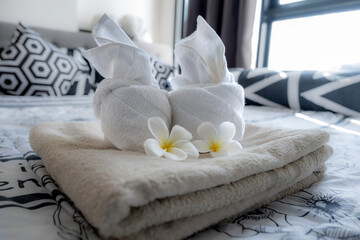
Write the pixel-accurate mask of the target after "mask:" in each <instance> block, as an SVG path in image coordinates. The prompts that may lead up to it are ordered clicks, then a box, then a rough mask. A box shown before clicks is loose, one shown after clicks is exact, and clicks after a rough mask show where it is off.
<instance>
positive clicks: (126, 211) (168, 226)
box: [30, 122, 332, 239]
mask: <svg viewBox="0 0 360 240" xmlns="http://www.w3.org/2000/svg"><path fill="white" fill-rule="evenodd" d="M328 138H329V135H328V133H326V132H325V131H321V130H283V129H274V128H265V127H259V126H255V125H251V124H246V131H245V135H244V139H243V141H242V142H241V144H242V146H243V148H244V149H243V151H242V152H241V153H240V154H238V155H237V156H232V157H222V158H209V157H207V156H203V157H201V158H200V159H187V160H184V161H172V160H169V159H165V158H152V157H149V156H147V155H145V154H142V153H137V152H127V151H119V150H116V149H111V148H109V147H108V145H107V144H106V143H105V142H104V140H103V133H102V131H101V126H100V123H98V122H83V123H80V122H74V123H43V124H40V125H38V126H36V127H34V128H33V129H32V130H31V133H30V144H31V146H32V148H33V149H34V151H35V152H36V153H37V154H38V155H39V156H40V157H41V158H42V159H43V161H44V163H45V166H46V169H47V170H48V172H49V173H50V174H51V176H52V177H53V178H54V179H55V180H56V181H57V183H58V184H59V186H60V187H61V189H62V190H63V191H64V192H65V193H66V194H67V195H68V196H69V197H70V198H71V199H72V200H73V201H74V203H75V205H76V206H77V207H78V208H79V209H80V210H81V211H82V213H83V214H84V216H85V217H86V219H87V220H88V221H89V222H90V223H91V224H92V225H93V226H94V227H96V228H97V229H98V230H99V233H100V235H101V236H102V237H104V238H124V239H181V238H184V237H187V236H190V235H191V234H193V233H195V232H197V231H200V230H202V229H204V228H207V227H209V226H211V225H213V224H216V223H217V222H219V221H222V220H224V219H226V218H231V217H234V216H237V215H239V214H242V213H244V212H246V211H249V210H251V209H254V208H256V207H259V206H261V205H263V204H266V203H268V202H270V201H273V200H275V199H278V198H280V197H283V196H286V195H289V194H292V193H293V192H295V191H298V190H301V189H303V188H306V187H308V186H309V185H310V184H312V183H314V182H316V181H318V180H319V178H320V177H321V176H322V174H323V173H324V171H325V165H324V162H325V161H326V160H327V159H328V158H329V157H330V155H331V154H332V149H331V147H329V146H327V145H326V144H325V143H326V142H327V140H328Z"/></svg>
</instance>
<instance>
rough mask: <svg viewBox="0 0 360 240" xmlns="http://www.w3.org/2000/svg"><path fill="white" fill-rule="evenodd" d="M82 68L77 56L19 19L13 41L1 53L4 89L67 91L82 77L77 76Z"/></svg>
mask: <svg viewBox="0 0 360 240" xmlns="http://www.w3.org/2000/svg"><path fill="white" fill-rule="evenodd" d="M81 71H82V69H81V64H80V63H79V61H78V60H75V58H74V57H73V56H69V55H67V53H65V52H64V50H61V49H59V48H57V47H56V46H54V45H53V44H51V43H50V42H48V41H46V40H45V39H43V38H42V37H41V36H40V35H39V34H38V33H37V32H35V31H33V30H32V29H30V28H28V27H26V26H25V25H23V24H21V23H19V25H18V26H17V28H16V31H15V33H14V36H13V38H12V39H11V44H10V45H9V46H8V47H6V48H5V49H4V50H3V51H1V53H0V92H1V93H2V94H7V95H17V96H23V95H26V96H44V95H47V96H62V95H66V94H67V93H68V92H69V90H70V89H71V87H72V86H73V85H74V84H76V83H77V82H79V81H80V80H78V81H77V80H76V79H79V76H80V75H79V74H80V73H81ZM77 85H78V84H77ZM74 92H75V93H76V91H74Z"/></svg>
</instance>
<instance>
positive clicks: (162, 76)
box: [150, 57, 174, 91]
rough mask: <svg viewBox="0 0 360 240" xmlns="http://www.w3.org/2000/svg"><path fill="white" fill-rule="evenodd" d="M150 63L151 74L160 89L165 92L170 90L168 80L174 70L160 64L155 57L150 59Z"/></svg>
mask: <svg viewBox="0 0 360 240" xmlns="http://www.w3.org/2000/svg"><path fill="white" fill-rule="evenodd" d="M150 63H151V67H152V69H151V73H152V74H153V76H154V78H155V79H156V81H157V82H158V83H159V86H160V88H161V89H164V90H167V91H170V90H172V88H171V85H170V80H171V77H172V76H173V74H174V68H173V67H171V66H169V65H167V64H165V63H163V62H161V61H160V60H159V59H157V58H156V57H150Z"/></svg>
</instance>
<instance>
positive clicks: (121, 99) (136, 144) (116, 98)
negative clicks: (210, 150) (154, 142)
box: [84, 15, 171, 152]
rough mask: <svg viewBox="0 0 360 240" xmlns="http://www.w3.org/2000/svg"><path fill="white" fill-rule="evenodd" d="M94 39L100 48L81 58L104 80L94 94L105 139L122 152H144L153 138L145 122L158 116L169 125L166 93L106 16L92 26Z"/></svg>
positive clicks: (142, 55)
mask: <svg viewBox="0 0 360 240" xmlns="http://www.w3.org/2000/svg"><path fill="white" fill-rule="evenodd" d="M93 36H94V38H95V41H96V42H97V44H98V45H99V46H98V47H95V48H93V49H90V50H88V51H86V52H84V56H85V57H86V58H87V59H88V60H89V61H90V63H91V64H93V65H94V66H95V68H96V69H97V70H98V71H99V72H100V74H101V75H103V76H104V77H105V78H106V79H105V80H103V81H102V82H101V83H100V84H99V86H98V88H97V90H96V92H95V95H94V111H95V115H96V116H97V118H98V119H100V120H101V127H102V130H103V132H104V139H105V141H107V142H110V143H111V144H112V145H114V146H115V147H116V148H118V149H121V150H129V151H137V152H144V148H143V144H144V141H145V140H146V139H147V138H150V137H152V135H151V133H150V131H149V130H148V123H147V122H148V119H149V118H150V117H160V118H162V119H163V120H164V121H165V123H166V125H167V126H168V127H170V125H171V107H170V104H169V101H168V96H167V94H168V93H167V92H166V91H163V90H160V88H159V85H158V84H157V82H156V80H155V79H154V78H153V76H152V74H151V64H150V60H149V56H148V55H147V54H146V53H145V52H144V51H143V50H141V49H139V48H138V47H136V46H135V44H134V43H133V42H132V41H131V40H130V39H129V37H128V36H127V35H126V34H125V33H124V32H123V31H122V29H121V28H120V27H119V26H118V25H117V24H116V23H115V22H114V21H113V20H111V19H110V18H109V17H108V16H107V15H103V16H102V17H101V18H100V19H99V21H98V22H97V24H96V25H95V26H94V29H93Z"/></svg>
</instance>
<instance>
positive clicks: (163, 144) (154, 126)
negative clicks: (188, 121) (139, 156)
mask: <svg viewBox="0 0 360 240" xmlns="http://www.w3.org/2000/svg"><path fill="white" fill-rule="evenodd" d="M148 126H149V129H150V132H151V133H152V135H153V136H154V137H155V139H154V138H149V139H147V140H146V141H145V142H144V149H145V152H146V154H148V155H150V156H155V157H161V156H165V157H166V158H169V159H172V160H184V159H186V158H187V157H188V156H190V157H194V158H197V157H199V153H198V151H197V149H196V148H195V146H194V145H193V144H192V143H191V142H190V140H191V139H192V134H191V133H190V132H189V131H188V130H186V129H185V128H183V127H181V126H179V125H175V126H174V127H173V129H172V130H171V133H170V134H169V130H168V128H167V126H166V124H165V121H164V120H163V119H161V118H159V117H152V118H150V119H149V120H148Z"/></svg>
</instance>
